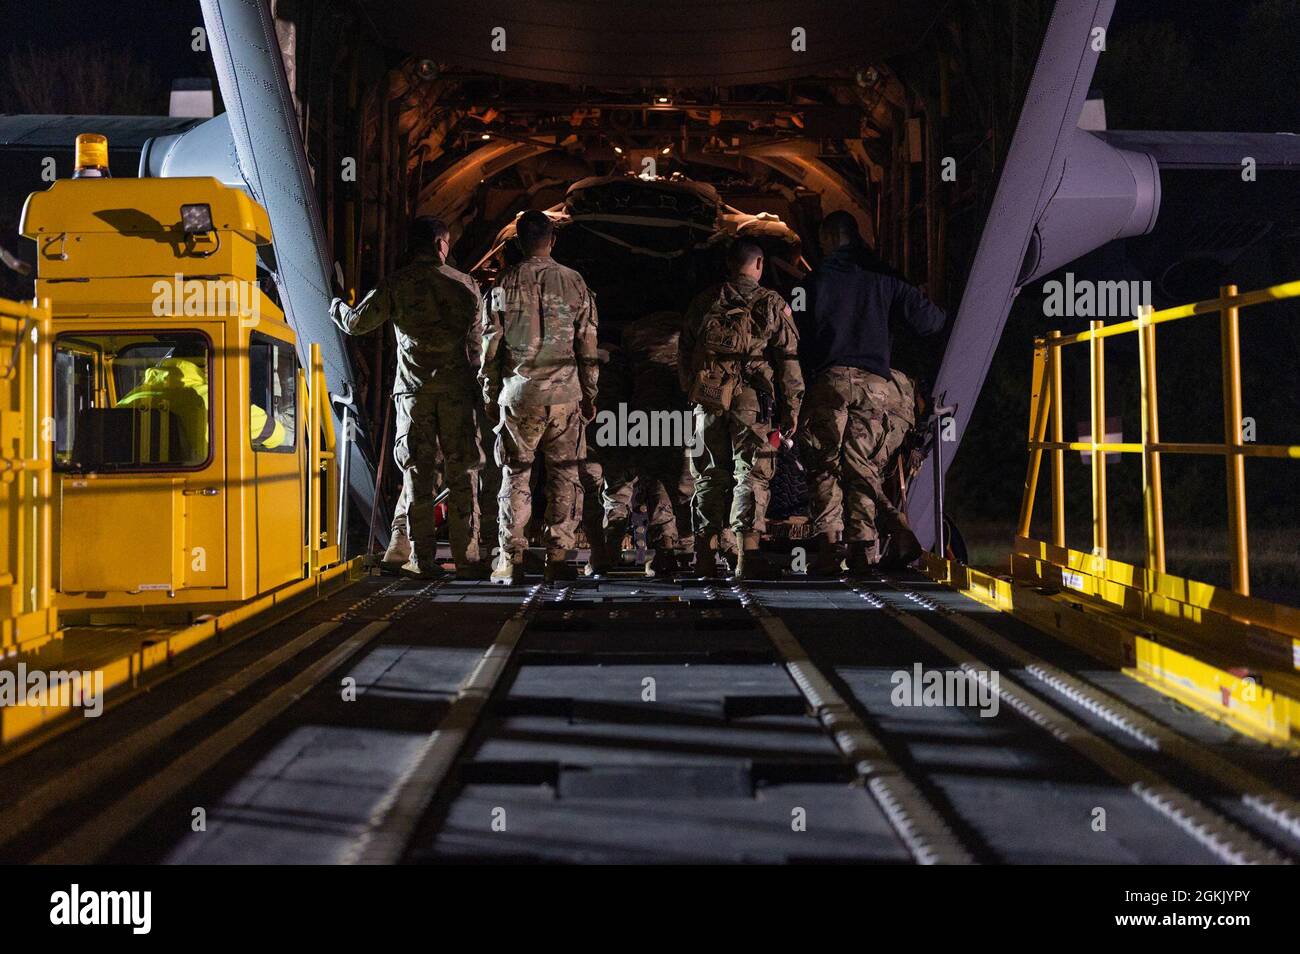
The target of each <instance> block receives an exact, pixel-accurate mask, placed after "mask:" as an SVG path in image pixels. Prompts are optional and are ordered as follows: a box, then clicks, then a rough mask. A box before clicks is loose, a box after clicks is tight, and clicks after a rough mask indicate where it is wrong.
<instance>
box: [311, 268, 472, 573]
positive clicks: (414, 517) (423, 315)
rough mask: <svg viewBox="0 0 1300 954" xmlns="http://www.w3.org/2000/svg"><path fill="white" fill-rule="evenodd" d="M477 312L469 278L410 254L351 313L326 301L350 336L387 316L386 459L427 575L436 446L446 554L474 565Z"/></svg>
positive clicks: (415, 557) (433, 545)
mask: <svg viewBox="0 0 1300 954" xmlns="http://www.w3.org/2000/svg"><path fill="white" fill-rule="evenodd" d="M478 308H479V293H478V286H477V285H476V284H475V283H474V280H473V279H472V278H470V277H469V276H468V275H466V274H465V273H464V272H459V271H457V270H456V269H454V268H452V267H451V266H450V265H446V264H441V263H439V261H438V259H437V258H436V257H435V256H434V255H432V254H431V253H423V254H420V253H417V255H416V256H415V257H414V258H413V260H412V261H411V263H410V264H409V265H406V266H405V267H403V268H400V269H398V270H397V271H395V272H393V273H392V274H391V275H389V276H387V277H386V278H384V279H383V280H382V281H381V282H380V283H379V285H378V287H376V288H375V290H374V291H372V292H371V293H370V294H369V295H367V296H366V297H365V298H364V299H363V300H362V302H361V303H360V304H359V305H357V306H356V307H355V308H349V307H348V305H347V304H346V303H345V302H342V301H340V300H338V299H335V300H334V303H333V305H332V307H331V309H330V312H331V317H332V318H333V319H334V323H335V324H336V325H338V326H339V327H340V328H341V329H343V330H344V331H345V332H347V333H348V334H350V335H359V334H365V333H366V332H368V331H372V330H373V329H375V328H378V327H379V326H380V325H382V324H383V323H384V322H385V321H388V320H390V319H391V320H392V322H393V324H394V326H395V328H396V332H397V378H396V381H395V382H394V387H393V401H394V402H395V405H396V407H395V410H396V412H397V432H396V439H395V442H394V446H393V458H394V460H395V461H396V462H397V466H398V467H400V468H401V470H402V492H403V496H404V497H405V499H406V502H407V505H408V510H407V520H408V522H409V525H410V537H411V561H412V562H413V563H414V564H416V566H417V567H418V568H420V569H422V570H426V571H427V570H429V569H430V568H431V566H432V564H433V561H434V558H435V556H436V554H437V537H436V529H435V526H434V504H433V497H434V490H435V487H436V481H437V471H438V451H439V449H440V448H441V451H442V455H443V457H444V459H445V463H446V468H445V469H446V480H447V486H448V488H449V489H450V490H451V496H450V498H449V499H448V524H449V530H450V536H451V552H452V556H453V558H454V559H455V561H456V565H457V566H458V567H465V566H469V565H470V564H473V563H476V562H478V560H479V548H478V515H479V511H478V503H477V501H476V500H475V498H474V482H475V480H476V479H477V477H476V475H477V473H478V472H479V471H480V470H481V469H482V467H483V452H482V449H481V447H480V446H479V442H478V431H477V427H476V423H475V420H474V413H475V405H476V391H475V388H474V372H473V368H474V367H475V366H476V365H477V356H478V348H479V339H478V337H477V335H476V334H475V333H474V332H475V330H476V318H477V315H478ZM399 506H400V504H399Z"/></svg>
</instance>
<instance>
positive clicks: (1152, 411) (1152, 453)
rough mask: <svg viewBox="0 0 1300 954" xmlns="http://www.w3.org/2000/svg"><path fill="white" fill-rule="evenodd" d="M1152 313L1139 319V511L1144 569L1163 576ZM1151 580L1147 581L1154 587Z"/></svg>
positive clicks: (1162, 509) (1147, 308)
mask: <svg viewBox="0 0 1300 954" xmlns="http://www.w3.org/2000/svg"><path fill="white" fill-rule="evenodd" d="M1151 313H1152V309H1151V306H1150V305H1144V306H1143V307H1142V312H1141V314H1140V315H1139V318H1140V321H1141V328H1140V329H1139V331H1138V364H1139V365H1140V367H1139V368H1138V371H1139V375H1140V379H1141V387H1142V511H1143V516H1144V523H1145V539H1146V566H1147V569H1148V570H1152V571H1154V572H1156V573H1163V572H1165V505H1164V491H1163V484H1162V482H1161V478H1160V452H1159V451H1157V450H1152V447H1151V445H1152V444H1159V443H1160V397H1159V389H1158V387H1157V379H1156V328H1155V325H1153V324H1151ZM1154 582H1155V581H1154V580H1152V581H1150V583H1151V584H1154Z"/></svg>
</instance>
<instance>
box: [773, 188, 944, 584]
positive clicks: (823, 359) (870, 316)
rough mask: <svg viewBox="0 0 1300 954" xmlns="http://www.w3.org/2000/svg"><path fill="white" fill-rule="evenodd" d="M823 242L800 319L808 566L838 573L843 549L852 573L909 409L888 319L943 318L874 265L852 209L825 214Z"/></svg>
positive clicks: (919, 327) (863, 554)
mask: <svg viewBox="0 0 1300 954" xmlns="http://www.w3.org/2000/svg"><path fill="white" fill-rule="evenodd" d="M821 243H822V250H823V252H824V253H825V258H824V259H823V260H822V263H821V265H819V266H818V267H817V269H816V270H815V271H814V272H813V273H812V274H811V275H810V276H809V282H808V284H809V302H808V308H807V310H805V311H804V312H802V313H801V314H800V315H799V316H798V318H797V322H796V323H797V325H798V328H799V360H800V363H801V364H802V366H803V372H804V379H805V381H807V382H808V387H807V393H806V394H805V395H804V403H803V413H802V416H801V418H800V424H799V430H798V435H799V445H800V454H801V456H802V459H803V463H804V466H805V467H806V468H807V471H808V489H809V497H810V503H809V505H810V510H811V518H812V526H813V532H814V534H815V536H814V546H815V548H816V551H817V555H816V557H815V559H814V562H813V564H812V566H811V567H810V569H811V571H812V572H815V573H822V574H833V573H837V572H839V569H840V565H841V561H842V559H843V556H844V550H845V547H846V545H847V550H848V557H849V569H850V570H851V571H860V570H863V569H865V568H866V567H867V566H869V565H870V563H871V562H872V561H873V559H874V557H875V555H876V548H877V542H878V540H877V530H876V517H877V503H876V502H877V501H878V500H881V499H883V498H884V491H883V489H882V471H883V468H884V465H885V464H886V463H887V461H886V460H885V459H884V457H885V449H886V445H887V443H888V442H887V440H886V438H887V437H888V435H889V433H890V431H891V427H890V420H891V417H892V416H897V415H899V414H901V413H903V409H902V408H901V407H900V406H899V401H900V400H901V398H900V393H899V389H898V388H897V387H896V386H895V385H894V383H893V381H892V379H891V369H890V347H889V335H890V320H891V319H894V320H896V321H898V322H900V323H901V324H903V325H906V326H907V327H909V328H910V329H911V330H912V331H914V332H915V333H916V334H918V335H930V334H934V333H935V332H937V331H939V330H941V329H942V328H943V326H944V323H945V321H946V316H945V314H944V312H943V310H942V309H940V308H938V307H937V306H936V305H935V304H934V303H933V302H931V301H930V300H929V299H928V298H926V297H925V295H924V294H923V293H922V292H921V291H920V289H918V288H916V287H915V286H913V285H909V284H908V283H907V282H905V281H903V280H902V279H901V278H899V277H898V276H896V275H893V274H890V273H889V272H888V271H886V270H885V269H884V268H883V266H882V265H881V264H880V263H879V262H878V261H877V260H875V257H874V255H872V254H871V252H870V250H869V249H867V248H866V247H865V246H864V244H863V242H862V239H861V237H860V235H859V233H858V225H857V222H856V220H855V219H854V218H853V216H852V215H850V214H849V213H848V212H843V211H838V212H832V213H831V214H830V215H828V216H826V218H825V219H824V220H823V221H822V227H821ZM906 413H907V414H908V415H910V414H911V413H912V411H911V408H907V409H906Z"/></svg>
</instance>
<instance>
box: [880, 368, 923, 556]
mask: <svg viewBox="0 0 1300 954" xmlns="http://www.w3.org/2000/svg"><path fill="white" fill-rule="evenodd" d="M889 383H890V385H891V387H890V389H889V401H888V403H886V404H885V406H884V412H885V425H886V428H887V430H886V433H885V440H884V442H883V443H882V445H881V448H880V460H881V478H882V490H881V494H880V496H879V497H878V498H876V499H875V501H874V502H875V505H876V526H877V528H878V529H879V530H880V532H881V534H882V542H881V546H880V550H881V557H880V562H881V564H882V565H884V566H887V567H891V568H897V567H904V566H907V565H908V564H909V563H911V562H912V561H913V560H915V559H916V558H917V557H919V556H920V555H921V541H919V540H918V539H917V538H916V534H915V533H913V532H912V526H911V524H910V523H908V521H907V513H906V505H907V499H906V497H905V496H903V495H902V494H901V493H900V496H901V497H902V499H901V501H900V503H901V504H902V505H903V506H902V507H898V506H895V505H894V501H893V500H892V499H891V498H890V495H889V491H888V489H887V488H886V487H885V486H884V485H887V484H889V477H890V474H891V473H892V472H893V471H894V470H895V469H896V468H899V469H902V470H903V471H904V472H906V467H907V462H906V461H905V460H903V459H902V457H905V456H906V455H904V454H902V453H901V452H902V450H903V444H904V442H905V441H906V440H907V438H908V436H909V435H910V434H911V433H912V431H913V430H914V429H915V427H916V388H917V385H916V382H915V381H913V380H912V379H911V378H910V377H908V376H907V375H906V374H904V373H903V372H902V371H899V370H898V369H897V368H891V369H890V372H889ZM904 487H905V484H904Z"/></svg>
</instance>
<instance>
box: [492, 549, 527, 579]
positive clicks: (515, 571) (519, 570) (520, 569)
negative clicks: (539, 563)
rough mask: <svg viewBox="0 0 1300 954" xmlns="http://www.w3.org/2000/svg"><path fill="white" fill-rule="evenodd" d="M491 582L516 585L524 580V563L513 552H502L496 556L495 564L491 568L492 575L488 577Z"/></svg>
mask: <svg viewBox="0 0 1300 954" xmlns="http://www.w3.org/2000/svg"><path fill="white" fill-rule="evenodd" d="M488 580H490V581H491V582H493V583H501V584H503V585H509V586H517V585H519V584H520V583H522V582H524V564H523V561H522V560H520V559H517V558H516V557H515V555H514V554H512V553H506V552H504V551H503V552H502V553H501V554H500V556H498V557H497V563H496V566H495V567H493V569H492V575H491V576H489V577H488Z"/></svg>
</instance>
